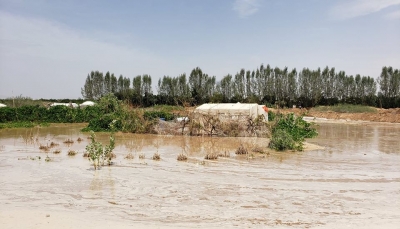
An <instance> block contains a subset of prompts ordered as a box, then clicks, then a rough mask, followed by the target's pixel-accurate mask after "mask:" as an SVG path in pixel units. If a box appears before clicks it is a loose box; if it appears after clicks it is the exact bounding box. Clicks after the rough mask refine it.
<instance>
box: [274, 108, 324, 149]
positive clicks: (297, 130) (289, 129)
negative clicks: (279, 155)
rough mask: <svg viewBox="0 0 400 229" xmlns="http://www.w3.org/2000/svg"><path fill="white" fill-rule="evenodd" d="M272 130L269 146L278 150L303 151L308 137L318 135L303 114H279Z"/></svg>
mask: <svg viewBox="0 0 400 229" xmlns="http://www.w3.org/2000/svg"><path fill="white" fill-rule="evenodd" d="M271 132H272V137H271V141H270V143H269V148H271V149H275V150H278V151H284V150H299V151H301V150H303V142H304V140H305V139H306V138H312V137H315V136H317V135H318V133H317V131H316V129H315V128H313V127H312V124H311V123H308V122H306V121H304V120H303V117H302V116H298V117H295V116H294V114H293V113H291V114H287V115H283V114H280V115H277V116H276V118H275V120H274V121H273V122H272V124H271Z"/></svg>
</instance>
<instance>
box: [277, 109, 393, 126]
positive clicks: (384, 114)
mask: <svg viewBox="0 0 400 229" xmlns="http://www.w3.org/2000/svg"><path fill="white" fill-rule="evenodd" d="M270 110H272V111H274V112H282V113H291V112H293V113H295V114H297V115H301V114H303V115H305V116H309V117H315V118H327V119H343V120H354V121H370V122H391V123H400V108H393V109H376V110H377V112H375V113H338V112H333V111H326V112H321V111H317V110H316V109H314V108H311V109H309V110H306V109H298V108H292V109H280V110H277V109H270Z"/></svg>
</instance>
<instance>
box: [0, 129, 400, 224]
mask: <svg viewBox="0 0 400 229" xmlns="http://www.w3.org/2000/svg"><path fill="white" fill-rule="evenodd" d="M82 127H83V125H81V124H60V125H53V126H50V127H43V128H32V129H3V130H0V202H1V205H0V221H1V223H0V224H1V225H4V226H5V228H21V227H22V228H24V227H26V225H25V224H20V223H22V222H21V221H23V220H31V221H32V224H29V225H31V227H29V228H46V227H45V226H46V225H52V224H51V223H52V221H49V220H50V219H53V220H54V219H55V222H53V223H54V225H57V226H58V227H59V228H76V227H82V228H89V227H91V226H96V227H97V228H106V227H111V226H113V225H114V226H116V227H117V228H135V227H136V228H138V227H142V228H266V227H272V228H314V227H318V228H400V125H399V124H379V123H354V124H341V123H319V124H318V127H317V128H318V132H319V136H318V137H317V138H314V139H310V140H308V142H309V143H312V144H313V145H317V146H320V147H311V149H315V150H306V151H304V152H285V153H274V152H272V151H268V152H267V153H266V154H257V153H254V155H251V156H250V157H247V156H237V155H235V153H234V152H235V150H236V149H237V148H238V147H239V146H240V145H241V144H243V145H244V146H245V147H246V148H247V149H249V150H250V149H252V148H254V147H256V146H258V147H266V145H267V144H268V140H267V139H263V138H214V137H213V138H209V137H186V136H157V135H136V134H121V133H118V134H117V135H116V144H117V147H116V149H115V150H114V153H115V154H116V156H117V157H116V158H115V159H114V160H113V161H114V165H112V166H110V167H108V166H104V167H102V169H101V170H98V171H95V170H93V167H92V166H91V163H90V162H89V161H88V159H87V158H84V157H83V153H84V152H85V146H86V145H87V144H88V142H89V139H87V137H88V135H89V134H88V133H82V132H80V129H81V128H82ZM97 135H98V138H99V140H100V141H101V142H103V144H107V138H108V134H97ZM78 138H82V139H83V141H81V142H78V141H77V139H78ZM66 139H72V140H74V143H73V144H64V143H63V142H64V141H65V140H66ZM51 142H54V143H58V144H59V145H58V146H55V147H53V148H51V149H50V151H48V153H45V152H43V151H41V150H40V149H39V146H40V145H50V144H51ZM56 149H59V150H61V153H59V154H54V153H53V151H54V150H56ZM68 150H74V151H76V152H78V154H77V155H76V156H68V155H67V152H68ZM156 152H158V153H159V154H160V156H161V160H160V161H153V160H152V159H151V157H152V156H153V154H154V153H156ZM209 152H214V153H224V152H226V153H228V154H230V157H228V158H221V157H220V158H218V160H215V161H209V160H204V156H205V155H206V154H207V153H209ZM129 153H131V154H132V155H133V156H134V158H133V159H130V160H128V159H125V156H126V155H128V154H129ZM180 153H184V154H186V155H187V156H188V158H189V159H188V161H187V162H179V161H177V156H178V154H180ZM140 154H143V155H144V156H145V159H139V155H140ZM47 155H48V157H50V159H51V161H49V162H46V161H45V158H46V156H47ZM39 157H40V159H39ZM35 213H39V214H35ZM42 213H43V214H42ZM44 214H46V215H44ZM47 214H48V215H47ZM29 215H32V217H34V219H32V217H31V218H29ZM63 215H64V216H65V217H70V218H65V219H63ZM57 216H58V217H59V218H54V217H57ZM51 217H53V218H51ZM68 219H71V220H69V221H68ZM46 220H47V221H46ZM93 221H95V222H93ZM77 222H79V223H77ZM96 222H97V223H99V222H100V223H99V225H100V226H99V225H97V224H96ZM21 225H24V226H21ZM60 225H64V227H61V226H60ZM65 225H67V226H65ZM68 225H70V227H68ZM71 225H76V227H74V226H71ZM101 226H103V227H101ZM2 227H3V226H2ZM48 228H51V226H48Z"/></svg>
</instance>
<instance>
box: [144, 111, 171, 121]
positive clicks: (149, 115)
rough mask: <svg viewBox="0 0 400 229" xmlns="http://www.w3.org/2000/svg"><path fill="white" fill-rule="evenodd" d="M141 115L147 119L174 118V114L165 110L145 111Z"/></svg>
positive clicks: (168, 119) (167, 119) (166, 119)
mask: <svg viewBox="0 0 400 229" xmlns="http://www.w3.org/2000/svg"><path fill="white" fill-rule="evenodd" d="M143 117H144V118H145V119H147V120H152V119H157V118H164V119H165V121H170V120H174V115H173V114H171V113H168V112H166V111H145V112H144V114H143Z"/></svg>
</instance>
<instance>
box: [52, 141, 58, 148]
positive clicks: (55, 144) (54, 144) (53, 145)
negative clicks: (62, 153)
mask: <svg viewBox="0 0 400 229" xmlns="http://www.w3.org/2000/svg"><path fill="white" fill-rule="evenodd" d="M55 146H58V144H57V143H55V142H51V143H50V148H52V147H55Z"/></svg>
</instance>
